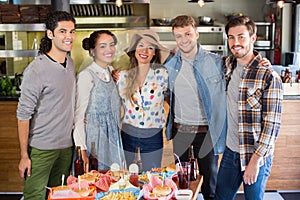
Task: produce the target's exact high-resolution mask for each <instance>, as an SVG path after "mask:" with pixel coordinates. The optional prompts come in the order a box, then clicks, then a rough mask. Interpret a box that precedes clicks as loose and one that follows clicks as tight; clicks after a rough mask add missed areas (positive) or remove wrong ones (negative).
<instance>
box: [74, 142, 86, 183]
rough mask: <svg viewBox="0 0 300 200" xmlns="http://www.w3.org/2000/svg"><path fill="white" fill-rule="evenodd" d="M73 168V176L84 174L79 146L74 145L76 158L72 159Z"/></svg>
mask: <svg viewBox="0 0 300 200" xmlns="http://www.w3.org/2000/svg"><path fill="white" fill-rule="evenodd" d="M74 169H75V173H74V176H75V177H78V176H80V175H82V174H84V167H83V160H82V156H81V148H80V146H77V147H76V159H75V161H74Z"/></svg>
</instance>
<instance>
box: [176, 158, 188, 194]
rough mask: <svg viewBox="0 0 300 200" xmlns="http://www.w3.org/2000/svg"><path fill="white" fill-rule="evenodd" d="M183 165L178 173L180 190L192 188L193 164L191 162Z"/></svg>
mask: <svg viewBox="0 0 300 200" xmlns="http://www.w3.org/2000/svg"><path fill="white" fill-rule="evenodd" d="M181 165H182V166H181V168H180V169H179V171H178V172H177V175H178V182H179V189H188V188H189V187H190V176H191V175H190V173H191V164H190V163H189V162H183V163H181Z"/></svg>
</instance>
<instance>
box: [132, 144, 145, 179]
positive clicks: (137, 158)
mask: <svg viewBox="0 0 300 200" xmlns="http://www.w3.org/2000/svg"><path fill="white" fill-rule="evenodd" d="M133 163H135V164H137V166H138V167H139V174H141V173H142V172H143V162H142V159H141V148H140V147H135V156H134V161H133Z"/></svg>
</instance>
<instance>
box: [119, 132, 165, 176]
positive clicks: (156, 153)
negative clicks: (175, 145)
mask: <svg viewBox="0 0 300 200" xmlns="http://www.w3.org/2000/svg"><path fill="white" fill-rule="evenodd" d="M137 129H139V128H137ZM121 136H122V143H123V149H124V153H125V158H126V163H127V166H129V165H130V164H131V163H132V162H133V160H134V156H135V147H137V146H139V147H140V148H141V158H142V162H143V171H149V170H151V169H152V168H158V167H161V161H162V155H163V136H162V130H160V131H159V132H155V133H153V134H151V135H149V136H148V137H146V136H145V135H143V137H135V136H132V133H131V134H127V133H126V132H124V131H123V130H122V134H121Z"/></svg>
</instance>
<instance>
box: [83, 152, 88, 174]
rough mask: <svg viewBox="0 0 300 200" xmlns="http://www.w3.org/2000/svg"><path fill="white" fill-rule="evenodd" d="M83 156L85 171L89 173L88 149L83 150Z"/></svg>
mask: <svg viewBox="0 0 300 200" xmlns="http://www.w3.org/2000/svg"><path fill="white" fill-rule="evenodd" d="M81 156H82V160H83V169H84V173H88V172H89V157H88V156H87V155H86V150H82V151H81Z"/></svg>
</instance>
